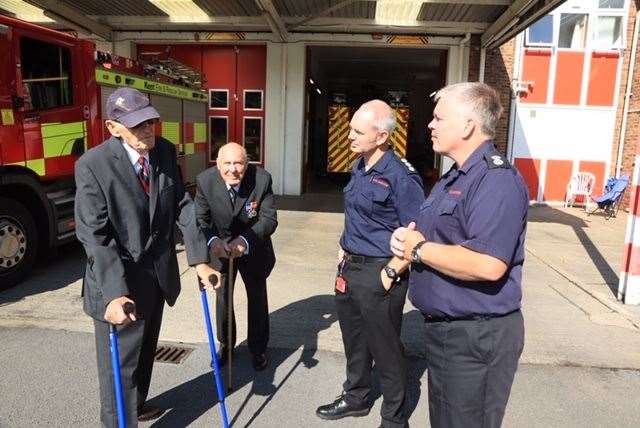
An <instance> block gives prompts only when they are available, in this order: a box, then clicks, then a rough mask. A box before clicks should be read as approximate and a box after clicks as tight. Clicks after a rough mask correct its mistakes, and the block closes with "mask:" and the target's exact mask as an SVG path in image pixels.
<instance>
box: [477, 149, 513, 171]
mask: <svg viewBox="0 0 640 428" xmlns="http://www.w3.org/2000/svg"><path fill="white" fill-rule="evenodd" d="M484 160H485V161H486V162H487V166H488V167H489V169H495V168H511V164H510V163H509V161H508V160H507V159H505V157H504V156H503V155H502V154H500V153H498V152H491V153H487V154H486V155H484Z"/></svg>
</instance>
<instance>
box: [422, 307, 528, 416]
mask: <svg viewBox="0 0 640 428" xmlns="http://www.w3.org/2000/svg"><path fill="white" fill-rule="evenodd" d="M425 327H426V355H427V368H428V378H429V418H430V422H431V426H432V427H434V428H445V427H446V428H458V427H460V428H468V427H483V428H490V427H491V428H493V427H496V428H497V427H500V425H501V424H502V418H503V416H504V411H505V408H506V406H507V401H508V399H509V394H510V392H511V385H512V384H513V378H514V375H515V373H516V370H517V368H518V360H519V359H520V354H521V353H522V348H523V346H524V321H523V319H522V313H521V312H520V311H516V312H513V313H511V314H509V315H506V316H504V317H499V318H489V319H483V320H473V321H451V322H446V321H443V322H434V323H425Z"/></svg>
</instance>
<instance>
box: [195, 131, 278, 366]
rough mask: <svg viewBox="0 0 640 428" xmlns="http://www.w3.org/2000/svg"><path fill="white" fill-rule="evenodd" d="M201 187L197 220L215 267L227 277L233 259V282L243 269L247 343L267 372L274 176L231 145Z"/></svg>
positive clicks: (225, 349) (229, 340)
mask: <svg viewBox="0 0 640 428" xmlns="http://www.w3.org/2000/svg"><path fill="white" fill-rule="evenodd" d="M196 182H197V191H196V201H195V202H196V203H195V205H196V217H197V219H198V225H199V226H200V228H201V229H202V230H203V232H204V234H205V236H206V237H207V241H208V243H209V247H210V248H211V254H212V257H211V266H212V267H214V268H215V269H216V270H217V271H219V272H225V273H228V272H229V258H230V257H233V258H235V259H236V262H235V263H234V265H233V272H232V275H233V277H232V281H235V277H236V274H237V273H238V270H239V271H240V275H242V280H243V281H244V285H245V289H246V290H247V302H248V318H249V319H248V321H249V328H248V338H247V342H248V344H249V351H250V352H251V354H252V355H253V358H252V364H253V368H254V369H255V370H256V371H260V370H264V369H265V368H266V367H267V365H268V360H267V356H266V352H265V351H266V349H267V342H268V341H269V311H268V305H267V277H268V276H269V274H270V273H271V269H273V266H274V264H275V262H276V257H275V254H274V252H273V245H272V243H271V234H273V232H274V231H275V230H276V227H277V226H278V220H277V214H276V206H275V198H274V196H273V191H272V190H271V182H272V180H271V175H270V174H269V173H268V172H267V171H265V170H264V169H262V168H260V167H258V166H256V165H253V164H250V163H249V162H248V161H247V152H246V151H245V149H244V147H242V146H241V145H239V144H237V143H227V144H225V145H224V146H222V147H221V148H220V150H219V151H218V159H217V166H215V167H212V168H209V169H207V170H205V171H203V172H202V173H200V175H198V178H197V180H196ZM226 287H228V284H224V285H223V286H222V287H220V288H218V289H217V290H216V291H217V293H216V320H217V326H218V340H219V341H220V343H221V345H222V346H221V350H220V356H219V359H220V364H221V365H224V364H226V362H227V355H228V354H229V353H230V352H233V348H234V346H235V340H236V337H235V336H236V323H235V319H233V320H232V321H231V322H232V325H231V328H232V331H231V336H232V337H227V332H228V328H229V325H228V324H227V323H228V317H227V314H228V312H227V311H228V310H229V308H230V307H232V305H233V302H232V301H231V302H229V301H228V299H227V296H228V290H227V289H226Z"/></svg>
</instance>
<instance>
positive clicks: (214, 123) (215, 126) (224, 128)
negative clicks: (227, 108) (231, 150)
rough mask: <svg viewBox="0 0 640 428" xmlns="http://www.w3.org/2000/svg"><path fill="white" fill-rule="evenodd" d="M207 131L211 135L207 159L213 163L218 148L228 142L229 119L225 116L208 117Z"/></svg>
mask: <svg viewBox="0 0 640 428" xmlns="http://www.w3.org/2000/svg"><path fill="white" fill-rule="evenodd" d="M209 130H210V131H209V132H210V133H211V135H210V137H211V138H210V139H209V141H210V142H211V145H210V153H209V159H210V160H211V161H214V160H216V158H217V157H218V150H220V147H222V146H224V145H225V144H227V143H228V142H229V119H228V118H227V117H226V116H209Z"/></svg>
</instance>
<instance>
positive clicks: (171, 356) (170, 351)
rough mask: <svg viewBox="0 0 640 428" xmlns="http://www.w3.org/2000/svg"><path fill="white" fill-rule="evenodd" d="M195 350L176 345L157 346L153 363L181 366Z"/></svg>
mask: <svg viewBox="0 0 640 428" xmlns="http://www.w3.org/2000/svg"><path fill="white" fill-rule="evenodd" d="M194 349H195V348H192V347H189V346H182V345H180V346H178V345H166V344H165V345H158V347H157V348H156V356H155V361H157V362H159V363H170V364H182V363H183V362H184V360H186V359H187V357H188V356H189V355H191V353H192V352H193V350H194Z"/></svg>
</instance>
